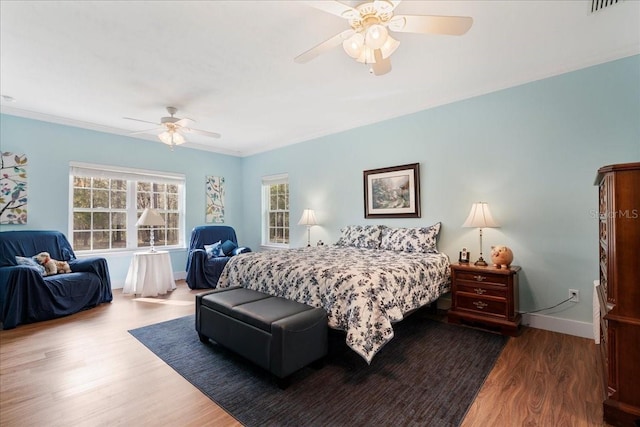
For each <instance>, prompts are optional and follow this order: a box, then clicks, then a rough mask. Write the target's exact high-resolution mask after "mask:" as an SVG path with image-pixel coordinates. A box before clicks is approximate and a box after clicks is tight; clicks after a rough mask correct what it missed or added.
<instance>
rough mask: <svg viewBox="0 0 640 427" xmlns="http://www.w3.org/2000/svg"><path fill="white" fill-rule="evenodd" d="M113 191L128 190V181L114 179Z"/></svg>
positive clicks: (112, 183)
mask: <svg viewBox="0 0 640 427" xmlns="http://www.w3.org/2000/svg"><path fill="white" fill-rule="evenodd" d="M111 189H112V190H126V189H127V181H126V180H124V179H112V180H111Z"/></svg>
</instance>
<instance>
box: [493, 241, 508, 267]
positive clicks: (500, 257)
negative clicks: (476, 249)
mask: <svg viewBox="0 0 640 427" xmlns="http://www.w3.org/2000/svg"><path fill="white" fill-rule="evenodd" d="M512 261H513V252H511V249H509V248H508V247H506V246H502V245H499V246H491V262H493V265H494V267H498V268H501V267H504V268H509V266H510V265H511V262H512Z"/></svg>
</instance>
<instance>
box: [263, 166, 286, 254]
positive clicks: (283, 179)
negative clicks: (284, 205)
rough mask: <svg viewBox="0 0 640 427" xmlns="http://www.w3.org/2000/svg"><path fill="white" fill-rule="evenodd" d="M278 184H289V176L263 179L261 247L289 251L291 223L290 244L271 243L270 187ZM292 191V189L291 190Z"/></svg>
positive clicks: (284, 174)
mask: <svg viewBox="0 0 640 427" xmlns="http://www.w3.org/2000/svg"><path fill="white" fill-rule="evenodd" d="M277 184H287V185H288V184H289V174H287V173H281V174H277V175H269V176H263V177H262V207H261V209H262V214H261V228H262V240H261V245H260V247H261V248H263V249H267V250H269V249H289V247H290V243H291V223H289V243H269V204H268V200H269V197H270V194H269V190H268V186H270V185H277ZM289 190H291V189H289ZM289 208H291V191H289ZM289 218H291V209H289Z"/></svg>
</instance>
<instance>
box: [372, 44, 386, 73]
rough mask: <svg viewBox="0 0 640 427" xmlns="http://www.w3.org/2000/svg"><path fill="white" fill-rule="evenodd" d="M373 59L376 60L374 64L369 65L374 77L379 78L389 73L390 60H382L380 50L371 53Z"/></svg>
mask: <svg viewBox="0 0 640 427" xmlns="http://www.w3.org/2000/svg"><path fill="white" fill-rule="evenodd" d="M373 58H374V59H375V60H376V62H374V63H373V64H371V69H372V70H373V74H374V75H376V76H381V75H383V74H387V73H388V72H389V71H391V60H390V59H389V58H382V51H381V50H380V49H375V50H374V51H373Z"/></svg>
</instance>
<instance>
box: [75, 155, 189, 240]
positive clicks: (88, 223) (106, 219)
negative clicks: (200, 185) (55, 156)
mask: <svg viewBox="0 0 640 427" xmlns="http://www.w3.org/2000/svg"><path fill="white" fill-rule="evenodd" d="M184 181H185V180H184V176H183V175H178V174H168V173H163V172H153V171H144V170H138V169H126V168H119V167H112V166H103V165H89V164H81V163H72V164H71V167H70V172H69V183H70V184H69V187H70V197H69V199H70V203H71V208H70V212H71V215H70V218H69V229H70V231H71V232H70V235H71V240H72V242H73V248H74V250H75V251H77V252H82V251H100V252H104V251H115V250H131V249H138V248H144V247H148V246H149V241H150V237H151V228H150V227H140V228H138V227H136V221H137V220H138V218H139V217H140V215H142V212H143V211H144V209H145V208H147V207H149V208H153V209H155V210H157V211H158V213H160V215H162V217H163V218H164V222H165V225H164V226H159V227H158V226H156V227H153V233H154V239H155V246H159V247H163V246H164V247H183V246H184V228H185V227H184Z"/></svg>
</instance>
